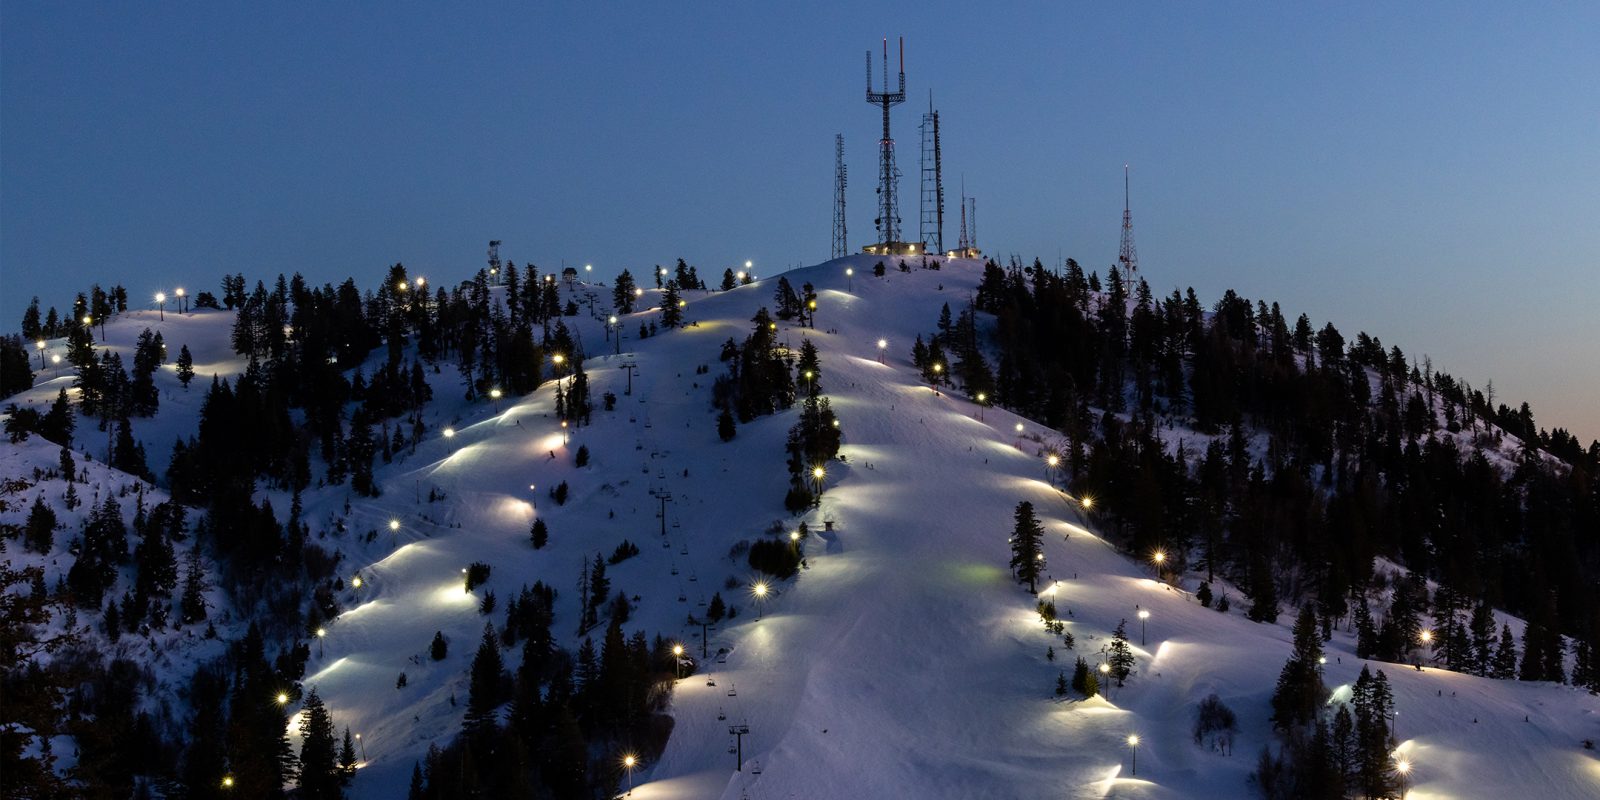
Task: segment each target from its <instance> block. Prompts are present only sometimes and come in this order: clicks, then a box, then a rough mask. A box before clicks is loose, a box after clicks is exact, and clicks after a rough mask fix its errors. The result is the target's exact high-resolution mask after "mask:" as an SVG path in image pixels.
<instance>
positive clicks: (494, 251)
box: [489, 239, 500, 286]
mask: <svg viewBox="0 0 1600 800" xmlns="http://www.w3.org/2000/svg"><path fill="white" fill-rule="evenodd" d="M489 282H490V283H493V284H494V285H496V286H499V285H500V240H499V239H495V240H493V241H491V242H489Z"/></svg>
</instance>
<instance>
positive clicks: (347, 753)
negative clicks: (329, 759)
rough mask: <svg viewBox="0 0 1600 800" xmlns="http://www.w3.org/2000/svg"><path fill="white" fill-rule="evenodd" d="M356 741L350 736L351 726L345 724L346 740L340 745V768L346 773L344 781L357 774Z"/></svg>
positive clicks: (348, 780) (346, 781)
mask: <svg viewBox="0 0 1600 800" xmlns="http://www.w3.org/2000/svg"><path fill="white" fill-rule="evenodd" d="M357 763H358V762H357V761H356V742H355V739H354V738H353V737H351V736H350V726H349V725H346V726H344V742H343V743H342V744H340V745H339V770H340V771H341V772H343V773H344V776H343V779H344V783H346V784H348V783H349V782H350V778H351V776H353V775H355V774H356V764H357Z"/></svg>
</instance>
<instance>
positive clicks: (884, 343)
mask: <svg viewBox="0 0 1600 800" xmlns="http://www.w3.org/2000/svg"><path fill="white" fill-rule="evenodd" d="M888 347H889V340H888V339H879V340H878V363H879V364H886V363H888V362H886V361H884V360H883V353H884V350H886V349H888Z"/></svg>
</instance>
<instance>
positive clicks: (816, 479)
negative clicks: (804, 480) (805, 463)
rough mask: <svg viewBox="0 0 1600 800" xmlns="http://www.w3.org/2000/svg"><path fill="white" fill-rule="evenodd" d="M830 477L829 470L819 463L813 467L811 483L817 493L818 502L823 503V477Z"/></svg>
mask: <svg viewBox="0 0 1600 800" xmlns="http://www.w3.org/2000/svg"><path fill="white" fill-rule="evenodd" d="M826 477H828V471H827V470H825V469H823V468H822V465H820V464H818V465H817V466H815V467H812V468H811V484H812V487H813V489H814V490H815V492H816V495H817V503H818V504H821V503H822V479H823V478H826Z"/></svg>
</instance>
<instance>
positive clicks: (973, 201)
mask: <svg viewBox="0 0 1600 800" xmlns="http://www.w3.org/2000/svg"><path fill="white" fill-rule="evenodd" d="M967 226H968V227H969V228H971V230H969V231H967V237H968V238H969V241H968V242H967V244H968V245H970V246H971V247H972V249H974V250H976V249H978V198H976V197H969V198H967Z"/></svg>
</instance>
